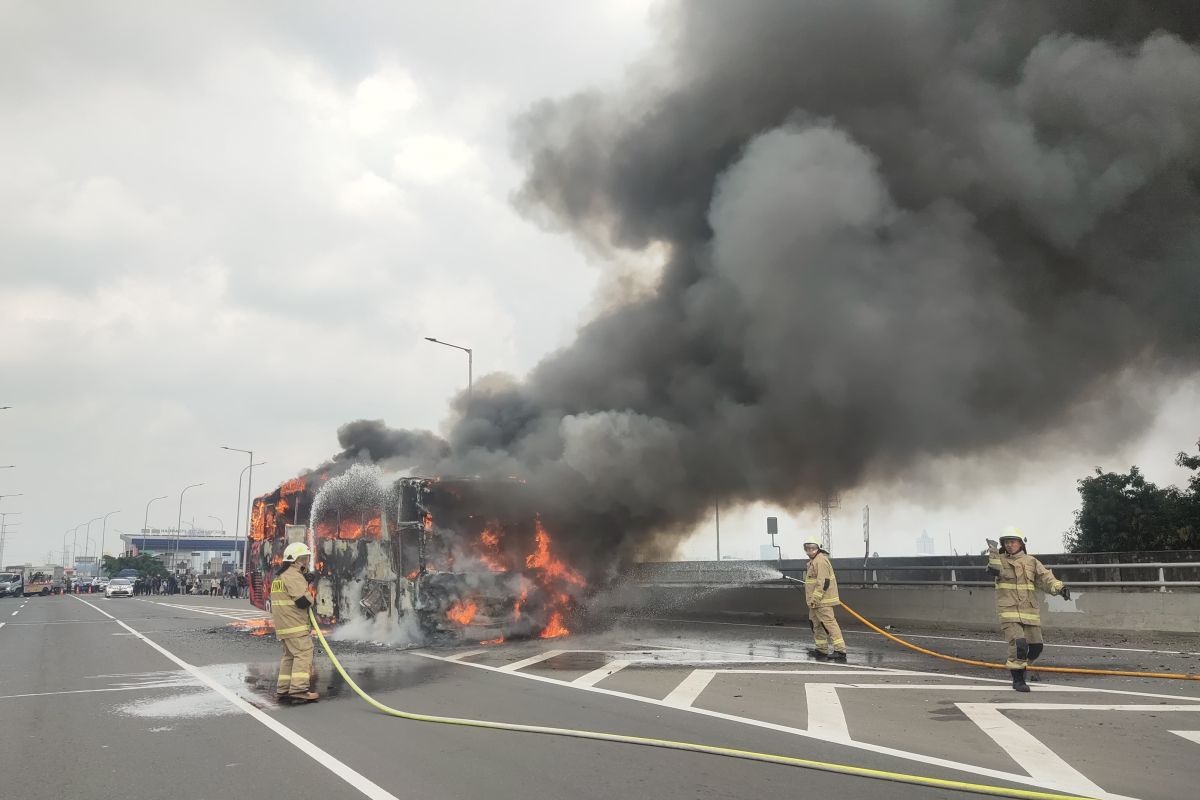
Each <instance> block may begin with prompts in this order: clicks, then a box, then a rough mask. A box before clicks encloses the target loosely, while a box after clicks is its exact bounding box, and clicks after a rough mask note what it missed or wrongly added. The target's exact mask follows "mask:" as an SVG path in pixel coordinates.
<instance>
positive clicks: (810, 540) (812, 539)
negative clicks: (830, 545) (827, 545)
mask: <svg viewBox="0 0 1200 800" xmlns="http://www.w3.org/2000/svg"><path fill="white" fill-rule="evenodd" d="M810 544H815V545H816V546H817V547H820V546H821V537H819V536H812V535H811V534H810V535H809V536H806V537H804V546H805V547H808V546H809V545H810Z"/></svg>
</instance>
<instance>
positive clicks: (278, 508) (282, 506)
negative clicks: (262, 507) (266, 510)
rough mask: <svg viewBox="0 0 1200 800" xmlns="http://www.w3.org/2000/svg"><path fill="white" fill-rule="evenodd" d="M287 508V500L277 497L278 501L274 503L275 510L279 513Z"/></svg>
mask: <svg viewBox="0 0 1200 800" xmlns="http://www.w3.org/2000/svg"><path fill="white" fill-rule="evenodd" d="M288 508H289V506H288V501H287V500H284V499H283V498H282V497H281V498H279V502H278V503H276V504H275V511H276V513H279V514H286V513H287V510H288Z"/></svg>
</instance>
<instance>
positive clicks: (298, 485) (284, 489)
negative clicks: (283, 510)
mask: <svg viewBox="0 0 1200 800" xmlns="http://www.w3.org/2000/svg"><path fill="white" fill-rule="evenodd" d="M304 487H305V482H304V478H292V479H291V480H290V481H284V482H283V483H282V484H281V485H280V486H279V496H280V497H283V496H284V495H285V494H300V493H301V492H303V491H304Z"/></svg>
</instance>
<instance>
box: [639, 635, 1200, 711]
mask: <svg viewBox="0 0 1200 800" xmlns="http://www.w3.org/2000/svg"><path fill="white" fill-rule="evenodd" d="M656 646H657V647H661V648H663V649H665V650H680V651H684V652H696V653H725V654H728V655H736V652H735V651H732V650H696V649H694V648H687V647H673V646H671V645H665V644H664V645H656ZM754 660H755V659H754V658H753V657H748V658H746V659H745V660H744V661H742V662H740V663H749V662H752V661H754ZM772 660H774V661H778V662H783V663H787V664H821V665H822V666H824V667H833V666H841V668H842V669H844V670H869V671H870V672H871V673H872V674H876V675H881V676H886V675H912V676H920V677H928V678H953V679H955V680H960V681H980V682H982V683H1000V684H1005V685H1011V683H1012V679H1011V678H985V677H983V676H981V675H961V674H958V673H953V672H923V671H920V670H911V669H896V668H889V667H872V666H869V665H867V664H845V665H835V664H830V663H827V662H819V661H810V660H807V659H772ZM1040 685H1041V686H1043V687H1046V688H1051V687H1053V688H1055V689H1059V688H1063V686H1062V684H1053V683H1049V682H1048V681H1041V682H1040ZM1031 688H1032V687H1031ZM1083 688H1084V687H1077V688H1076V689H1073V690H1072V691H1079V690H1080V689H1083ZM1086 691H1088V692H1100V693H1102V694H1119V695H1128V696H1129V697H1154V698H1160V699H1163V700H1183V701H1184V702H1198V703H1200V697H1193V696H1189V695H1184V694H1160V693H1157V692H1135V691H1133V690H1131V689H1098V688H1095V687H1087V688H1086Z"/></svg>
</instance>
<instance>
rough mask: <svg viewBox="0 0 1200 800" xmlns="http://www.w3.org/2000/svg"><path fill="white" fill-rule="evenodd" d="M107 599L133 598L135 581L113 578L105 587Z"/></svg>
mask: <svg viewBox="0 0 1200 800" xmlns="http://www.w3.org/2000/svg"><path fill="white" fill-rule="evenodd" d="M104 596H105V597H133V581H131V580H130V579H129V578H113V579H112V580H111V581H109V582H108V586H106V587H104Z"/></svg>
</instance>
